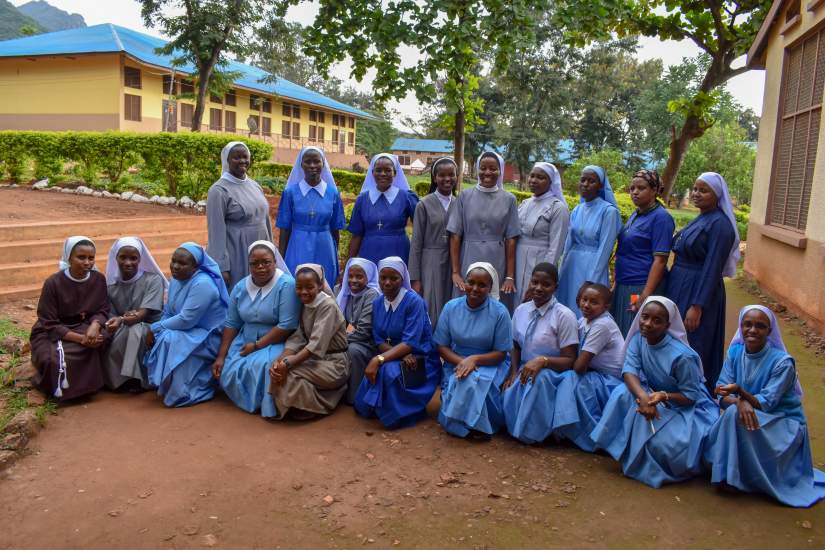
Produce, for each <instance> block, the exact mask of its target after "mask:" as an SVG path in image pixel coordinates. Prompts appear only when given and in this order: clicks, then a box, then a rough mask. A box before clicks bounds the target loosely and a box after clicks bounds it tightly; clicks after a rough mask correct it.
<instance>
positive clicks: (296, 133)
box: [292, 122, 301, 139]
mask: <svg viewBox="0 0 825 550" xmlns="http://www.w3.org/2000/svg"><path fill="white" fill-rule="evenodd" d="M300 137H301V124H300V123H298V122H293V123H292V139H298V138H300Z"/></svg>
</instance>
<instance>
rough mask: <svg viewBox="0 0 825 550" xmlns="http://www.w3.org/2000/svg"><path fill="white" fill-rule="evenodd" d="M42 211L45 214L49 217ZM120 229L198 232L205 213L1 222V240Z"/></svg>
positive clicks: (59, 237)
mask: <svg viewBox="0 0 825 550" xmlns="http://www.w3.org/2000/svg"><path fill="white" fill-rule="evenodd" d="M48 215H49V213H48V212H44V216H48ZM119 228H128V231H124V233H122V234H125V235H140V234H142V233H147V234H148V233H157V232H158V231H161V230H162V231H165V232H174V231H197V230H203V229H206V216H194V215H193V216H163V217H155V218H117V219H108V220H107V219H90V220H82V221H80V220H71V221H59V220H58V221H46V222H29V223H18V224H0V243H7V242H14V241H37V240H60V241H62V240H63V239H65V238H66V237H68V236H70V235H86V236H87V237H90V238H92V239H94V238H95V237H100V236H105V235H111V234H112V233H115V232H116V231H117V230H118V229H119Z"/></svg>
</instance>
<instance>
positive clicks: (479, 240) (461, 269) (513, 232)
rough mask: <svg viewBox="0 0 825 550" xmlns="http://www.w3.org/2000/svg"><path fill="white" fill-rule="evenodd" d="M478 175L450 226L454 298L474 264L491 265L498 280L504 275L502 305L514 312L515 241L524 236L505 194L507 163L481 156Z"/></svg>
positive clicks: (513, 205) (491, 155)
mask: <svg viewBox="0 0 825 550" xmlns="http://www.w3.org/2000/svg"><path fill="white" fill-rule="evenodd" d="M476 173H477V174H478V183H477V184H476V186H475V187H473V188H472V189H465V190H463V191H462V192H461V194H460V195H459V196H458V200H456V202H455V205H454V206H453V209H452V211H451V212H450V219H449V221H448V222H447V231H448V232H449V233H450V267H451V268H452V269H451V270H452V282H453V285H454V286H455V288H454V290H453V296H456V297H457V296H460V295H461V293H463V292H464V279H463V278H462V273H466V272H467V268H468V267H470V265H471V264H474V263H476V262H489V263H490V264H492V266H493V267H494V268H495V270H496V272H497V273H498V274H499V276H501V275H504V280H503V282H502V285H501V293H502V294H503V296H502V297H501V302H502V303H503V304H504V305H505V306H506V307H507V309H508V311H512V310H513V307H514V304H513V301H514V300H513V294H514V293H515V290H516V287H515V284H516V281H515V276H516V240H517V239H518V237H519V235H520V234H521V229H520V228H519V221H518V209H517V208H516V197H514V196H513V194H512V193H508V192H507V191H505V190H504V159H502V158H501V156H499V155H498V154H497V153H494V152H492V151H487V152H485V153H482V154H481V156H480V157H479V158H478V161H477V162H476Z"/></svg>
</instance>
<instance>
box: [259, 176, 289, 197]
mask: <svg viewBox="0 0 825 550" xmlns="http://www.w3.org/2000/svg"><path fill="white" fill-rule="evenodd" d="M255 181H257V182H258V183H259V184H261V187H263V188H264V189H266V190H268V191H269V192H270V193H272V194H273V195H280V194H281V193H283V192H284V187H286V178H285V177H283V176H263V177H258V178H256V179H255Z"/></svg>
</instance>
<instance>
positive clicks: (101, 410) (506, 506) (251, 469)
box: [0, 284, 825, 549]
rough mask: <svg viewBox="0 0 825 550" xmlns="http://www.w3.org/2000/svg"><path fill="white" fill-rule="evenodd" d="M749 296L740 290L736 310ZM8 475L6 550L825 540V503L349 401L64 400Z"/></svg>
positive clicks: (817, 378)
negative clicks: (415, 420) (414, 421)
mask: <svg viewBox="0 0 825 550" xmlns="http://www.w3.org/2000/svg"><path fill="white" fill-rule="evenodd" d="M751 301H753V300H752V298H751V297H750V296H749V295H748V294H746V293H745V292H744V291H742V290H741V289H740V288H739V287H738V286H737V285H735V284H731V285H729V302H730V304H729V306H730V310H729V311H730V312H733V311H735V310H737V309H738V308H739V307H740V306H741V305H742V304H744V303H747V302H751ZM27 303H29V304H30V303H31V302H26V301H21V302H17V303H14V304H6V305H5V306H0V315H4V316H12V317H13V318H15V319H17V320H18V322H19V323H20V324H21V326H26V325H28V324H30V323H31V322H32V321H33V316H34V313H33V312H32V311H30V310H29V309H27V308H26V305H27ZM729 318H735V317H733V316H732V315H731V314H730V313H729ZM730 329H732V327H729V330H730ZM784 330H785V333H786V342H787V343H788V344H789V348H790V350H791V352H792V353H793V354H794V356H795V357H796V358H797V360H798V364H799V369H800V373H801V376H802V381H803V385H804V386H805V389H806V393H805V403H806V409H807V411H808V420H809V425H810V427H811V439H812V445H813V450H814V461H815V463H817V464H818V465H819V466H820V467H822V466H823V462H825V407H823V406H822V405H823V402H824V401H825V388H823V382H822V374H823V361H822V359H821V358H818V357H816V356H815V355H813V354H812V353H811V352H810V351H807V350H806V349H805V348H804V347H802V344H801V342H800V340H799V338H798V336H797V335H795V330H796V329H795V328H794V325H786V326H785V327H784ZM435 405H436V403H432V404H431V411H430V412H431V414H432V415H434V414H435V410H436V409H435ZM3 478H4V479H0V517H2V518H4V519H3V522H2V533H3V534H2V537H0V548H2V549H28V548H31V549H36V548H45V547H51V548H162V549H183V548H199V547H218V548H285V549H286V548H356V547H361V546H364V545H366V546H372V547H375V548H395V547H398V548H443V547H446V546H449V547H456V548H471V549H481V548H485V549H486V548H547V547H555V546H562V545H564V546H573V547H592V548H608V547H609V548H617V547H618V548H631V547H633V548H637V547H648V548H653V547H660V546H662V545H666V546H670V547H674V546H675V547H685V546H688V545H690V546H693V547H698V548H718V547H720V546H729V545H731V544H736V543H737V542H739V541H748V546H751V547H762V548H777V547H780V546H782V547H784V548H800V547H820V546H819V545H821V544H822V541H823V540H825V504H820V505H819V506H817V507H814V508H813V509H809V510H796V509H790V508H785V507H783V506H780V505H778V504H776V503H774V502H772V501H770V500H768V499H767V498H764V497H761V496H755V495H727V494H720V493H718V492H717V491H716V490H714V489H713V488H712V487H711V486H710V485H709V484H708V483H707V481H706V480H704V479H697V480H694V481H691V482H688V483H683V484H678V485H673V486H668V487H665V488H663V489H659V490H654V489H650V488H648V487H646V486H644V485H642V484H639V483H637V482H635V481H632V480H629V479H626V478H624V477H623V476H622V475H621V472H620V470H619V467H618V465H617V464H616V463H615V462H613V461H612V460H611V459H610V458H608V457H606V456H602V455H592V454H587V453H583V452H580V451H578V450H576V449H575V448H572V447H570V446H567V445H557V444H548V445H544V446H540V447H529V446H524V445H521V444H519V443H517V442H515V441H513V440H511V439H509V438H508V437H507V436H505V435H499V436H497V437H495V438H494V439H493V441H491V442H488V443H480V442H467V441H463V440H459V439H455V438H452V437H450V436H448V435H446V434H445V433H444V432H443V431H442V430H441V429H440V428H439V426H438V424H437V423H436V422H435V420H434V419H430V420H427V421H424V422H421V423H420V424H419V425H417V426H415V427H413V428H410V429H406V430H401V431H397V432H387V431H384V430H382V429H381V427H380V425H379V424H378V423H377V422H374V421H368V420H364V419H361V418H359V417H357V416H356V415H355V414H354V412H353V411H352V409H351V408H349V407H346V406H342V407H340V408H339V409H338V410H337V411H336V412H335V413H334V414H333V415H332V416H331V417H329V418H325V419H322V420H318V421H313V422H309V423H295V422H284V423H278V422H269V421H266V420H263V419H261V418H259V417H256V416H254V415H248V414H246V413H244V412H242V411H240V410H239V409H237V408H236V407H234V406H233V405H232V404H231V403H230V402H229V401H228V400H227V399H226V398H225V397H223V396H221V397H218V398H216V399H215V400H213V401H211V402H209V403H204V404H201V405H198V406H195V407H192V408H188V409H175V410H171V409H166V408H164V407H163V406H162V405H161V403H160V401H159V400H158V398H157V397H156V396H155V395H154V394H152V393H146V394H142V395H138V396H132V395H124V394H111V393H101V394H99V395H97V396H95V397H93V398H91V399H89V400H87V401H84V402H81V403H77V404H74V405H71V406H64V407H61V408H60V409H59V413H58V415H57V416H55V417H51V418H50V419H49V420H48V425H47V427H46V429H45V430H43V431H42V432H41V433H40V435H39V436H38V437H37V438H36V439H35V440H34V441H33V442H32V444H31V453H30V455H29V456H27V457H25V458H23V459H22V460H20V461H18V462H17V463H16V465H15V466H13V467H12V468H11V469H10V470H8V471H7V472H6V473H5V474H4V475H3Z"/></svg>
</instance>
